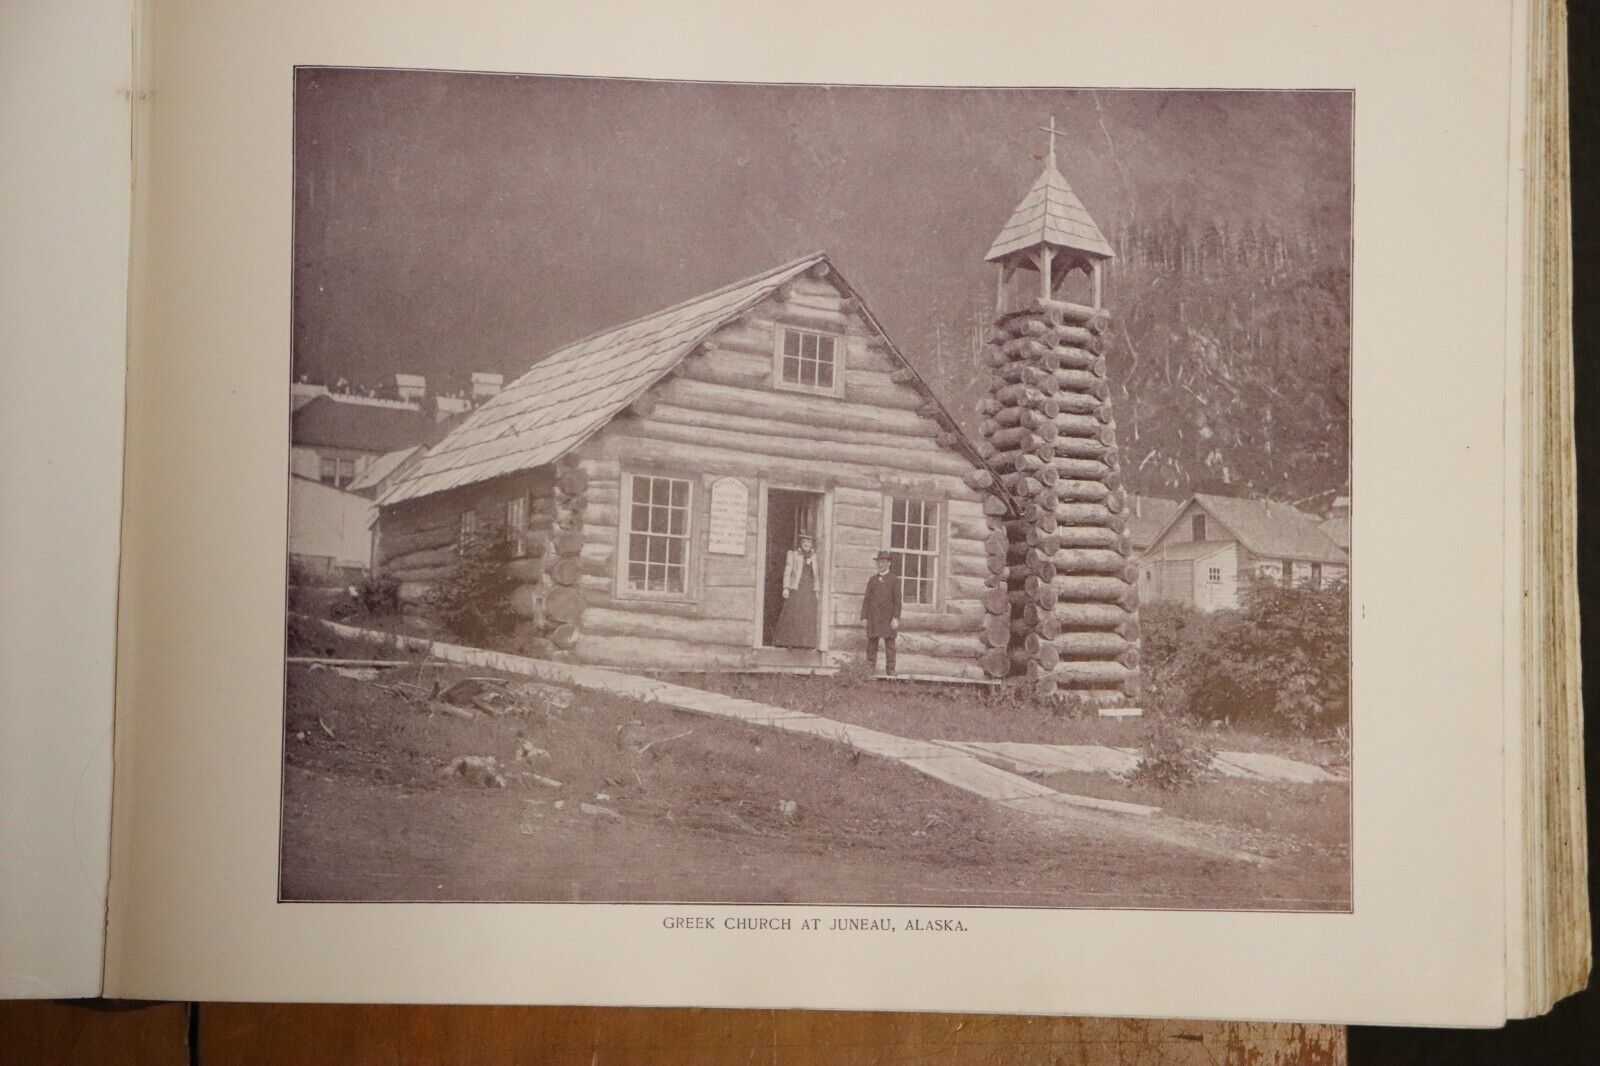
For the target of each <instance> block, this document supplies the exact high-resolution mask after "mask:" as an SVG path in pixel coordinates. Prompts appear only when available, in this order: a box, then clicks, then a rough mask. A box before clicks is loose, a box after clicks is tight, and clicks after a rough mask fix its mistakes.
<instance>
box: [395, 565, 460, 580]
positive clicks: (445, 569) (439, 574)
mask: <svg viewBox="0 0 1600 1066" xmlns="http://www.w3.org/2000/svg"><path fill="white" fill-rule="evenodd" d="M454 569H455V567H453V566H416V567H411V568H409V569H404V570H395V569H391V568H389V567H387V566H385V567H384V568H383V573H384V575H385V576H386V577H392V578H394V579H395V580H397V581H400V582H433V581H439V580H441V579H443V578H446V577H449V576H450V572H451V571H452V570H454Z"/></svg>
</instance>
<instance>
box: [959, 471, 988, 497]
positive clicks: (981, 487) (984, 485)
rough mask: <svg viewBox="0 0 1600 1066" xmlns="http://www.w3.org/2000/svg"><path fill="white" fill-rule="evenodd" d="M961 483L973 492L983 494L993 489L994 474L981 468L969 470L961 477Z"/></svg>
mask: <svg viewBox="0 0 1600 1066" xmlns="http://www.w3.org/2000/svg"><path fill="white" fill-rule="evenodd" d="M961 480H962V483H963V484H965V485H966V486H967V488H969V489H971V490H972V491H974V492H983V491H985V490H987V489H990V488H993V487H994V474H992V473H990V472H989V471H988V470H985V469H983V468H982V467H978V468H975V469H973V470H969V471H968V472H967V473H966V474H964V475H962V478H961Z"/></svg>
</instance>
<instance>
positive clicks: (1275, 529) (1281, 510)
mask: <svg viewBox="0 0 1600 1066" xmlns="http://www.w3.org/2000/svg"><path fill="white" fill-rule="evenodd" d="M1193 499H1194V502H1195V503H1197V504H1198V505H1199V506H1200V507H1202V508H1203V509H1204V510H1205V511H1206V513H1207V514H1209V515H1211V516H1212V517H1213V518H1215V519H1216V520H1217V521H1218V522H1221V523H1222V525H1223V527H1224V528H1225V529H1227V530H1228V532H1230V533H1232V534H1233V535H1234V536H1235V537H1238V538H1239V542H1240V543H1241V544H1243V545H1244V546H1245V547H1246V548H1248V549H1250V551H1252V552H1254V553H1255V554H1256V555H1262V556H1266V557H1268V558H1273V559H1296V560H1300V561H1302V562H1312V563H1338V564H1341V565H1342V564H1345V563H1348V562H1349V561H1350V557H1349V556H1348V555H1346V554H1345V553H1344V550H1343V549H1341V548H1340V547H1339V546H1338V545H1337V544H1335V543H1334V542H1333V541H1332V540H1330V539H1329V538H1328V535H1327V534H1326V533H1324V532H1323V531H1322V530H1321V529H1320V528H1319V527H1318V525H1317V520H1316V519H1315V518H1312V517H1311V516H1310V515H1308V514H1306V513H1305V512H1304V511H1301V510H1298V509H1296V508H1294V507H1291V506H1289V505H1288V504H1286V503H1277V502H1275V501H1272V500H1244V499H1239V498H1237V497H1234V496H1209V495H1203V494H1201V493H1196V494H1195V495H1194V497H1193ZM1168 525H1169V528H1170V525H1171V524H1170V523H1169V524H1168ZM1165 534H1166V530H1163V531H1162V535H1163V536H1164V535H1165ZM1158 539H1159V538H1158Z"/></svg>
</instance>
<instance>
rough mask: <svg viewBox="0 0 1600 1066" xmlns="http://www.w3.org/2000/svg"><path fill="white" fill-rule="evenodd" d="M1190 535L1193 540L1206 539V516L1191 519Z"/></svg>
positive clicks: (1198, 515) (1199, 515)
mask: <svg viewBox="0 0 1600 1066" xmlns="http://www.w3.org/2000/svg"><path fill="white" fill-rule="evenodd" d="M1189 534H1190V539H1191V540H1205V539H1206V516H1205V515H1203V514H1197V515H1195V516H1194V517H1193V518H1191V519H1189Z"/></svg>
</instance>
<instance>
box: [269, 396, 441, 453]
mask: <svg viewBox="0 0 1600 1066" xmlns="http://www.w3.org/2000/svg"><path fill="white" fill-rule="evenodd" d="M435 432H437V427H436V425H435V423H434V420H433V419H432V418H431V417H430V416H428V415H426V414H424V413H423V412H422V411H421V410H419V409H418V408H415V407H377V406H374V405H371V404H361V403H341V402H340V401H338V400H336V399H334V398H333V397H332V396H318V397H316V398H315V399H312V400H309V401H307V402H306V403H304V404H302V405H300V407H299V408H298V409H296V410H295V412H294V418H293V423H292V427H291V434H290V439H291V440H293V441H294V443H295V444H302V445H309V446H316V445H319V444H320V445H322V446H324V447H329V448H350V449H353V450H355V451H363V452H375V453H377V454H379V455H381V454H383V453H384V452H392V451H394V450H396V449H397V448H405V447H408V446H410V445H413V444H426V443H427V442H428V440H429V438H430V437H431V436H432V435H433V434H434V433H435Z"/></svg>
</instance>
